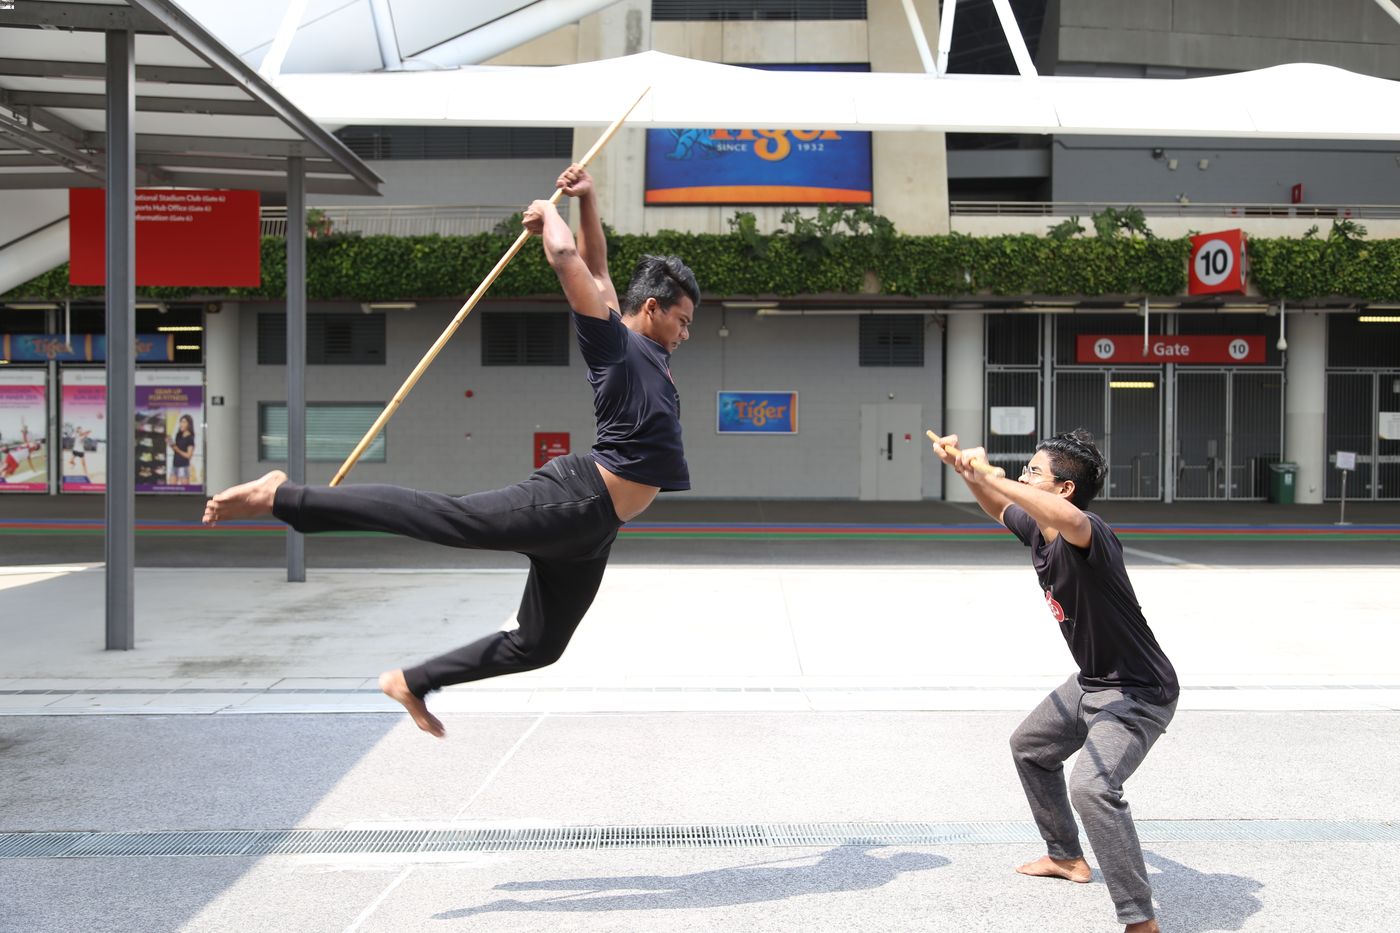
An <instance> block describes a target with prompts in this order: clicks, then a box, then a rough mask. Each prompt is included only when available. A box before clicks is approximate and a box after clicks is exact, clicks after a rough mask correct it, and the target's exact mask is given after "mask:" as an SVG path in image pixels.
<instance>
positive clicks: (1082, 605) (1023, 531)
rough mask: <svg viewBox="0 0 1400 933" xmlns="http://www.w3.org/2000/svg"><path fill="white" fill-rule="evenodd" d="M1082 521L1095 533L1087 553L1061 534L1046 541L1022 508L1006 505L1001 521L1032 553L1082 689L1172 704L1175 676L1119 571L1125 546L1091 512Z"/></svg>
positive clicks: (1123, 570)
mask: <svg viewBox="0 0 1400 933" xmlns="http://www.w3.org/2000/svg"><path fill="white" fill-rule="evenodd" d="M1084 516H1085V517H1086V518H1088V519H1089V525H1090V527H1091V528H1092V534H1091V537H1090V539H1089V546H1088V547H1087V548H1079V547H1075V546H1074V545H1073V544H1070V543H1069V542H1068V541H1066V540H1065V536H1064V535H1057V536H1056V537H1055V540H1054V541H1046V540H1045V536H1044V535H1042V534H1041V533H1040V526H1039V525H1037V524H1036V521H1035V519H1034V518H1031V516H1030V514H1029V513H1027V512H1026V510H1025V509H1023V508H1021V507H1020V506H1019V505H1015V504H1012V505H1008V506H1007V507H1006V510H1005V511H1004V512H1002V514H1001V520H1002V521H1003V522H1004V523H1005V524H1006V527H1007V529H1008V530H1010V532H1011V533H1012V534H1014V535H1015V536H1016V537H1018V538H1020V539H1021V543H1022V544H1024V545H1026V546H1027V547H1029V548H1030V549H1031V563H1032V564H1033V565H1034V566H1035V573H1036V576H1037V577H1039V579H1040V588H1041V590H1042V591H1044V593H1045V603H1046V605H1047V606H1049V607H1050V614H1051V615H1052V616H1054V617H1055V621H1056V622H1058V623H1060V634H1062V635H1064V637H1065V642H1066V643H1067V644H1068V645H1069V651H1070V654H1072V655H1074V660H1075V663H1077V664H1078V665H1079V686H1081V687H1083V688H1084V690H1086V691H1087V692H1089V693H1093V692H1094V691H1096V690H1110V689H1113V690H1122V691H1123V692H1124V693H1126V694H1128V695H1129V696H1137V697H1140V698H1141V699H1143V700H1146V701H1147V702H1149V703H1156V704H1158V705H1163V706H1165V705H1166V704H1168V703H1173V702H1175V701H1176V698H1177V694H1178V693H1179V692H1180V688H1179V686H1178V684H1177V679H1176V670H1175V669H1174V668H1173V667H1172V662H1171V661H1169V660H1167V656H1166V653H1165V652H1163V651H1162V648H1161V646H1160V645H1158V644H1157V638H1156V636H1155V635H1153V634H1152V629H1150V628H1148V627H1147V619H1146V618H1144V617H1143V614H1142V607H1140V606H1139V605H1138V601H1137V594H1135V593H1134V592H1133V584H1132V582H1131V581H1129V580H1128V569H1127V567H1125V566H1124V565H1123V545H1122V543H1121V542H1120V541H1119V540H1118V536H1117V535H1115V534H1114V533H1113V529H1112V528H1110V527H1109V526H1108V522H1106V521H1104V520H1103V519H1102V518H1100V517H1099V516H1097V515H1095V514H1094V513H1093V512H1085V513H1084Z"/></svg>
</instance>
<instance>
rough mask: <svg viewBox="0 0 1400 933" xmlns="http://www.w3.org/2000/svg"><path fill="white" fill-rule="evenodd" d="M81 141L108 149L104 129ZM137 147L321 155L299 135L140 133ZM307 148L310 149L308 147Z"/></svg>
mask: <svg viewBox="0 0 1400 933" xmlns="http://www.w3.org/2000/svg"><path fill="white" fill-rule="evenodd" d="M83 141H84V142H85V143H86V144H87V146H88V147H90V148H92V149H101V150H103V151H106V149H107V134H106V133H87V134H85V136H84V137H83ZM136 148H137V151H139V152H145V153H177V154H178V153H182V152H191V153H209V154H213V153H220V152H228V153H232V154H234V155H248V156H280V157H282V158H286V157H287V156H293V155H309V156H314V157H323V155H324V154H323V153H321V152H320V151H319V150H317V149H316V147H315V144H313V143H307V142H305V141H303V140H300V139H257V138H250V137H237V138H235V137H230V136H174V135H168V134H159V133H141V134H138V135H137V137H136ZM308 150H309V151H308ZM158 161H161V162H171V161H173V159H171V158H163V157H162V158H159V159H158Z"/></svg>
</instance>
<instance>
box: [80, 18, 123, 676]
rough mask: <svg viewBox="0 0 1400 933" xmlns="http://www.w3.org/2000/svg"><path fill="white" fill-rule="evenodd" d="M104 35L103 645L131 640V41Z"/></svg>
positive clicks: (117, 647) (114, 645)
mask: <svg viewBox="0 0 1400 933" xmlns="http://www.w3.org/2000/svg"><path fill="white" fill-rule="evenodd" d="M106 36H107V428H106V431H105V432H104V433H106V435H107V437H106V440H107V503H106V517H107V527H106V532H105V534H106V542H105V545H106V562H107V579H106V590H107V594H106V595H107V648H108V650H123V651H125V650H130V649H132V648H134V647H136V585H135V584H136V577H135V566H136V560H135V557H136V553H135V552H136V532H135V512H136V485H135V483H136V464H135V456H134V452H133V448H134V446H135V436H136V427H135V418H136V388H135V384H136V361H135V356H134V350H135V344H136V192H135V190H134V189H133V187H132V185H133V183H134V179H135V177H136V138H135V132H134V129H133V126H134V124H133V121H132V115H133V114H134V113H135V111H136V41H135V34H134V33H131V32H125V31H112V32H108V33H107V34H106ZM74 443H81V442H80V441H77V440H75V441H74Z"/></svg>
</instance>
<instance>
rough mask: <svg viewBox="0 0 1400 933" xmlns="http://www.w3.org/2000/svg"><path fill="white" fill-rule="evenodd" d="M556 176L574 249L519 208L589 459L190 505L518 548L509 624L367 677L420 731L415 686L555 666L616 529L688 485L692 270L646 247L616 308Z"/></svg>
mask: <svg viewBox="0 0 1400 933" xmlns="http://www.w3.org/2000/svg"><path fill="white" fill-rule="evenodd" d="M556 185H557V187H559V188H562V189H563V190H564V193H565V194H567V195H569V196H570V197H574V198H577V199H578V206H579V221H580V224H579V226H580V230H579V241H578V243H577V245H576V244H575V242H574V236H573V233H572V231H570V229H569V225H568V224H567V223H566V222H565V221H564V219H563V218H562V217H560V215H559V212H558V211H557V210H556V209H555V207H554V205H553V204H551V203H550V202H548V201H535V202H534V203H533V204H531V205H530V207H529V208H528V209H527V210H526V211H525V217H524V221H525V228H526V229H527V230H529V231H530V232H531V233H533V234H536V235H539V236H540V237H541V238H542V239H543V242H544V253H545V258H546V259H547V260H548V261H549V265H550V267H551V268H553V269H554V272H555V274H556V275H557V276H558V277H559V284H560V285H561V286H563V289H564V296H565V297H566V298H567V299H568V301H569V305H570V307H571V308H572V309H573V315H572V316H573V320H574V325H575V327H576V328H577V332H578V344H579V350H580V351H581V352H582V354H583V359H584V362H585V363H587V364H588V382H589V384H590V385H591V386H592V388H593V408H594V412H595V414H596V416H597V421H598V439H597V442H596V443H595V444H594V445H593V450H592V454H591V456H583V455H579V454H571V455H568V456H564V457H560V458H558V459H555V460H551V461H550V462H549V463H548V464H546V465H545V466H544V468H543V469H541V470H539V471H537V472H536V473H534V474H533V475H531V476H530V477H529V478H528V479H526V480H525V481H524V482H522V483H518V484H517V485H514V486H509V487H507V488H505V489H497V490H494V491H491V492H481V493H476V494H475V495H470V496H462V497H460V498H457V497H452V496H446V495H442V494H440V493H432V492H418V491H415V490H412V489H404V488H402V487H398V486H385V485H368V484H367V485H362V486H334V487H331V486H300V485H297V484H295V483H291V482H288V481H287V476H286V474H285V473H283V472H281V471H280V470H274V471H273V472H271V473H268V474H267V475H266V476H263V477H262V478H261V479H258V480H254V481H253V482H251V483H245V484H243V485H241V486H234V487H233V488H231V489H228V490H226V491H224V492H222V493H220V494H218V495H217V496H215V497H214V498H213V499H210V500H209V502H208V504H207V505H206V506H205V510H204V522H205V524H209V525H213V524H215V523H216V522H219V521H224V520H228V519H235V518H247V517H252V516H257V515H266V514H268V513H271V514H272V515H274V516H276V517H277V518H278V519H280V520H281V521H283V522H286V523H287V524H288V525H290V526H291V527H292V528H294V529H296V530H297V531H301V532H305V533H314V532H322V531H345V530H373V531H387V532H392V533H394V534H401V535H407V536H408V537H412V538H417V539H419V540H423V541H431V542H435V543H437V544H445V545H448V546H450V547H462V548H482V549H486V550H493V551H516V552H518V553H520V554H523V555H525V556H526V557H528V558H529V559H530V574H529V577H528V578H527V580H526V583H525V594H524V596H523V597H522V599H521V601H520V608H519V610H518V611H517V613H516V620H517V621H518V623H519V627H518V628H517V629H515V630H513V631H509V632H498V633H496V634H493V635H488V636H487V637H485V638H483V639H481V640H479V641H476V642H473V643H472V644H469V645H466V646H464V647H461V648H458V649H456V650H455V651H450V652H448V653H447V654H444V655H441V656H439V657H436V658H433V659H431V660H429V661H425V662H424V663H422V664H419V665H418V666H416V667H409V668H404V669H403V670H394V671H386V672H385V673H383V674H381V675H380V676H379V687H380V689H381V690H383V691H384V692H385V693H386V694H387V695H389V696H390V697H392V698H394V699H395V700H397V701H398V702H400V703H402V704H403V705H404V707H405V708H406V709H407V710H408V712H409V715H411V716H412V717H413V721H414V722H415V723H417V724H418V728H420V729H422V730H424V731H425V732H429V733H431V734H432V735H435V736H439V737H441V736H442V735H443V734H444V729H443V725H442V722H441V721H439V720H438V718H437V717H436V716H433V715H432V714H431V713H429V712H428V708H427V706H426V705H425V704H424V702H423V701H424V698H425V697H426V696H427V695H428V694H429V693H431V692H432V691H434V690H438V689H440V688H442V687H445V686H448V685H450V684H459V683H465V682H467V681H473V680H482V679H485V678H487V677H497V676H499V675H501V674H514V673H517V672H520V671H529V670H534V669H536V668H540V667H544V666H546V665H548V664H552V663H554V662H555V661H557V660H558V659H559V657H560V655H562V654H563V652H564V648H565V646H566V645H567V644H568V643H569V639H570V638H571V637H572V636H573V633H574V629H575V628H577V627H578V624H579V622H580V621H581V620H582V619H583V616H584V613H586V612H587V611H588V607H589V606H590V605H591V604H592V602H593V598H594V596H595V595H597V592H598V586H599V584H600V583H601V582H602V579H603V569H604V567H605V566H606V565H607V562H608V554H609V552H610V550H611V548H612V544H613V541H614V540H615V539H616V538H617V530H618V528H619V527H621V526H622V525H623V524H624V523H626V522H629V521H631V520H632V519H634V518H636V517H637V516H638V515H640V514H641V513H642V512H643V511H644V510H645V509H646V508H647V506H649V505H651V503H652V500H653V499H655V498H656V494H657V493H658V492H667V491H674V490H683V489H689V488H690V474H689V470H688V468H687V466H686V462H685V451H684V450H683V449H682V447H681V425H680V395H679V394H678V393H677V391H676V386H675V383H674V382H673V381H672V380H671V371H670V366H669V363H670V358H671V353H672V352H674V351H675V350H676V348H677V347H679V346H680V345H681V343H682V342H684V341H685V340H687V339H689V337H690V324H691V321H692V320H693V319H694V317H695V309H696V306H698V305H699V303H700V289H699V287H698V286H697V285H696V282H695V275H694V274H693V273H692V272H691V271H690V269H689V268H687V267H686V265H685V263H683V262H681V260H680V259H678V258H676V257H674V256H645V257H643V258H642V260H641V261H640V262H639V263H638V264H637V268H636V271H635V274H634V275H633V277H632V282H631V284H630V285H629V286H628V288H627V293H626V295H625V296H624V297H623V301H622V302H621V304H620V305H619V302H618V296H617V292H616V291H615V290H614V288H613V284H612V280H611V279H610V278H609V276H608V250H607V243H606V242H605V241H604V238H603V225H602V222H601V220H600V219H599V216H598V203H597V197H596V194H595V192H594V188H593V180H592V178H591V177H590V176H589V174H588V172H587V171H586V170H585V169H584V168H583V167H582V166H579V165H577V164H575V165H571V166H570V167H569V168H568V169H567V170H566V171H565V172H564V173H563V174H562V175H560V176H559V180H558V181H557V182H556ZM618 308H621V314H619V312H618V310H617V309H618Z"/></svg>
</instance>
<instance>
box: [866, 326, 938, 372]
mask: <svg viewBox="0 0 1400 933" xmlns="http://www.w3.org/2000/svg"><path fill="white" fill-rule="evenodd" d="M860 365H862V366H922V365H924V316H923V315H922V314H865V315H861V317H860Z"/></svg>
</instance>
